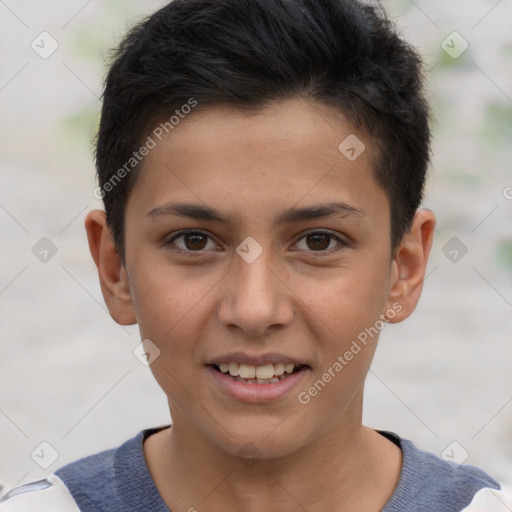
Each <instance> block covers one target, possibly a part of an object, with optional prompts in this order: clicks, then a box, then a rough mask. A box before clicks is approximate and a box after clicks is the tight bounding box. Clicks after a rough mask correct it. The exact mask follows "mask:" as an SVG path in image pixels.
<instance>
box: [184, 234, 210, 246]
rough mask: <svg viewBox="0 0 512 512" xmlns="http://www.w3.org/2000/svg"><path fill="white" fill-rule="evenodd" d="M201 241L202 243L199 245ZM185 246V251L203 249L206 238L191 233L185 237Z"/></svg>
mask: <svg viewBox="0 0 512 512" xmlns="http://www.w3.org/2000/svg"><path fill="white" fill-rule="evenodd" d="M201 239H202V243H201ZM185 245H186V247H187V249H191V250H192V249H203V248H204V246H205V245H206V236H204V235H201V234H200V233H192V234H188V235H185Z"/></svg>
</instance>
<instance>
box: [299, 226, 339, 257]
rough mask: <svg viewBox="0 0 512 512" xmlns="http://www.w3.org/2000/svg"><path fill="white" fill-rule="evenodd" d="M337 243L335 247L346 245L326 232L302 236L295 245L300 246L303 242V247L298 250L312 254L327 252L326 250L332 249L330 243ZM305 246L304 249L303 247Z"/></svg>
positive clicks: (337, 237) (314, 232) (315, 232)
mask: <svg viewBox="0 0 512 512" xmlns="http://www.w3.org/2000/svg"><path fill="white" fill-rule="evenodd" d="M333 240H334V241H336V242H337V245H341V246H346V245H347V244H346V243H345V242H344V241H343V240H342V239H341V238H340V237H339V236H336V235H335V234H333V233H329V232H328V231H313V232H311V233H307V234H306V235H304V236H303V237H302V238H301V239H300V240H299V242H298V243H297V244H296V245H297V246H299V245H300V242H301V241H304V242H303V247H299V250H306V251H307V250H311V251H314V252H327V251H326V250H327V249H332V246H331V243H332V242H333ZM304 245H305V247H304Z"/></svg>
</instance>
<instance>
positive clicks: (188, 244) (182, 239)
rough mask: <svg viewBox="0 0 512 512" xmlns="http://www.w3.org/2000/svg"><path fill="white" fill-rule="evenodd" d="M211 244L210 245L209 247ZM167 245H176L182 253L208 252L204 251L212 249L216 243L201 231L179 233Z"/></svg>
mask: <svg viewBox="0 0 512 512" xmlns="http://www.w3.org/2000/svg"><path fill="white" fill-rule="evenodd" d="M209 244H210V245H209ZM167 245H175V246H176V247H177V248H178V250H180V251H182V252H189V253H190V252H206V251H204V250H203V249H212V248H214V247H215V243H214V242H213V240H211V238H210V237H209V236H208V235H207V234H205V233H202V232H201V231H194V230H190V231H182V232H181V233H177V234H176V235H175V236H174V237H172V238H171V240H169V242H167Z"/></svg>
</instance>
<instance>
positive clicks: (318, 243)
mask: <svg viewBox="0 0 512 512" xmlns="http://www.w3.org/2000/svg"><path fill="white" fill-rule="evenodd" d="M311 240H313V243H312V244H310V243H309V242H310V241H311ZM307 241H308V247H309V248H310V249H313V250H322V249H327V247H329V242H330V235H324V234H319V233H317V234H313V235H308V238H307ZM326 242H327V243H326Z"/></svg>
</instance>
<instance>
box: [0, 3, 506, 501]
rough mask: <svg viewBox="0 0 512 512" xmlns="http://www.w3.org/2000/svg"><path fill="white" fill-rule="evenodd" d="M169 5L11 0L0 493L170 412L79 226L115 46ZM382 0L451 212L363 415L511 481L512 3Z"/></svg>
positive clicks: (2, 67)
mask: <svg viewBox="0 0 512 512" xmlns="http://www.w3.org/2000/svg"><path fill="white" fill-rule="evenodd" d="M164 3H165V2H162V1H154V0H146V1H145V2H140V1H138V2H137V1H135V0H103V1H100V0H88V1H86V0H72V1H70V0H66V1H64V0H61V1H56V0H47V1H45V2H36V1H35V0H24V1H21V0H19V1H18V0H1V1H0V54H1V60H0V108H1V110H0V112H1V117H0V145H1V165H0V172H1V182H0V223H1V247H2V251H1V252H2V259H1V261H2V264H1V265H0V315H1V320H0V334H1V342H0V383H1V387H0V485H2V486H3V491H1V490H0V495H1V494H2V493H3V492H6V491H7V490H9V489H10V488H11V487H12V486H14V485H19V484H22V483H26V482H29V481H31V480H34V479H37V478H40V477H42V476H44V475H47V474H49V473H50V472H52V471H54V470H56V469H57V468H58V467H60V466H62V465H64V464H66V463H68V462H70V461H72V460H75V459H77V458H79V457H82V456H85V455H88V454H91V453H94V452H97V451H100V450H103V449H107V448H112V447H114V446H118V445H119V444H121V442H123V441H125V440H126V439H128V438H130V437H132V436H133V435H135V434H136V433H137V432H138V431H139V430H141V429H143V428H148V427H152V426H159V425H164V424H168V423H169V421H170V419H169V413H168V409H167V403H166V399H165V395H164V394H163V392H162V391H161V390H160V388H159V387H158V386H157V384H156V383H155V382H154V381H153V378H152V376H151V374H150V371H149V369H148V368H147V367H145V366H144V365H142V364H141V363H140V361H139V360H138V359H137V358H136V357H134V354H133V351H134V349H135V347H136V346H137V345H138V344H139V343H140V338H139V335H138V331H137V328H136V326H135V327H129V328H125V327H121V326H119V325H117V324H116V323H114V322H113V320H112V319H111V318H110V316H109V314H108V312H107V310H106V308H105V305H104V302H103V298H102V296H101V292H100V288H99V284H98V279H97V275H96V269H95V267H94V265H93V262H92V259H91V258H90V255H89V250H88V247H87V241H86V237H85V231H84V228H83V221H84V217H85V215H86V212H87V211H89V210H90V209H93V208H99V207H101V203H100V202H99V201H98V200H97V199H96V198H95V197H94V195H93V190H94V188H95V187H96V182H95V175H94V173H95V170H94V164H93V158H92V140H93V137H94V135H95V132H96V128H97V124H98V120H99V109H100V101H99V97H100V95H101V88H102V79H103V76H104V73H105V67H104V59H105V57H106V55H107V53H108V51H109V49H110V48H112V47H113V46H114V45H115V44H117V42H119V40H120V38H121V37H122V36H123V34H124V33H125V31H126V29H127V28H128V27H129V26H131V25H132V24H133V23H134V22H135V21H137V20H139V19H140V18H141V17H144V16H146V15H148V14H150V13H152V12H154V11H155V10H156V9H157V8H159V7H160V6H162V5H164ZM383 5H384V6H385V7H386V8H387V11H388V13H389V15H390V17H391V18H392V19H393V20H394V21H395V22H396V23H397V25H398V26H399V27H400V30H401V32H402V34H403V35H404V37H405V38H406V39H408V40H409V41H410V42H412V43H413V44H414V45H415V46H416V47H417V48H418V49H419V51H420V52H421V53H422V55H423V56H424V59H425V68H426V71H427V76H428V81H429V94H430V96H431V101H432V106H433V114H434V119H433V125H432V128H433V131H434V137H435V142H434V158H433V162H432V166H431V174H430V181H429V184H428V187H427V193H426V197H425V201H424V206H425V207H427V208H430V209H432V210H433V211H434V212H435V213H436V215H437V218H438V225H437V232H436V240H435V243H434V246H433V249H432V255H431V259H430V263H429V271H428V277H427V279H426V281H425V283H424V291H423V296H422V299H421V301H420V303H419V306H418V308H417V310H416V312H415V313H414V314H413V315H412V317H410V318H409V319H407V320H406V321H405V322H403V323H402V324H398V325H389V326H386V328H385V329H384V331H383V333H382V335H381V340H380V345H379V348H378V350H377V354H376V357H375V361H374V364H373V366H372V370H371V372H370V374H369V376H368V380H367V393H366V401H365V413H364V414H365V418H364V419H365V422H366V424H367V425H369V426H371V427H374V428H378V429H382V430H391V431H394V432H397V433H399V434H400V435H401V436H402V437H405V438H408V439H411V440H413V441H414V442H415V443H416V444H417V445H418V446H419V447H420V448H422V449H425V450H428V451H431V452H433V453H435V454H437V455H439V456H443V457H445V458H449V459H451V460H452V461H454V462H465V463H470V464H473V465H476V466H479V467H481V468H482V469H484V470H485V471H487V472H488V473H490V474H491V475H492V476H494V477H495V478H496V479H498V480H500V481H502V482H505V483H507V484H508V485H512V371H511V370H512V322H511V319H512V33H511V30H510V28H511V27H512V2H511V1H510V0H498V1H496V0H489V1H487V0H450V1H449V2H446V1H442V0H429V1H426V0H416V1H412V0H390V1H384V2H383Z"/></svg>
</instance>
